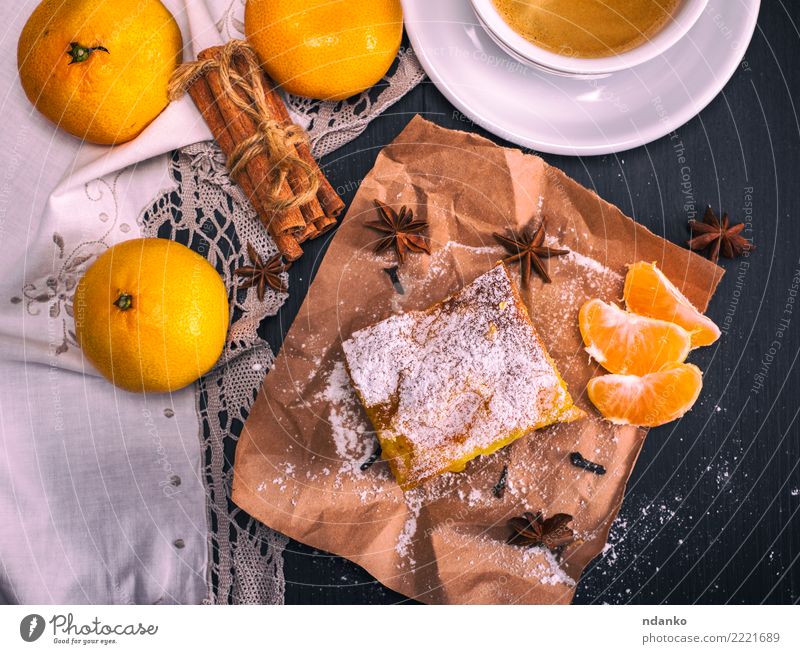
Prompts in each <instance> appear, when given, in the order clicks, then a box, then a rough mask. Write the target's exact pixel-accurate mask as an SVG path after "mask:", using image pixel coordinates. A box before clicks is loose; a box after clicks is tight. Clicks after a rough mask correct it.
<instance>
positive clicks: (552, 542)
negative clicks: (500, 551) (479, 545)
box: [507, 511, 575, 550]
mask: <svg viewBox="0 0 800 654" xmlns="http://www.w3.org/2000/svg"><path fill="white" fill-rule="evenodd" d="M568 522H572V516H571V515H569V514H567V513H556V514H555V515H553V516H550V517H549V518H547V519H546V520H545V519H544V517H543V516H542V512H541V511H539V512H537V513H530V512H526V513H524V514H523V515H522V517H521V518H511V520H509V521H508V526H509V527H511V531H512V533H511V536H509V538H508V541H507V542H508V543H509V544H511V545H523V546H526V547H535V546H537V545H544V546H545V547H546V548H547V549H549V550H555V549H558V548H559V547H563V546H564V545H569V543H571V542H572V541H573V540H574V539H575V533H574V532H573V531H572V529H570V528H569V527H568V526H567V523H568Z"/></svg>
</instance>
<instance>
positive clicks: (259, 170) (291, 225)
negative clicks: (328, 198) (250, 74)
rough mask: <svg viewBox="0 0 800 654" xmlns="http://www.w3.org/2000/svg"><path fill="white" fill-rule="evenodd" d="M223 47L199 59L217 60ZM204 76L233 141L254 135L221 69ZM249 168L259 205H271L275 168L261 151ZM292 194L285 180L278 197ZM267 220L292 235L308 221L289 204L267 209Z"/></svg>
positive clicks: (212, 49)
mask: <svg viewBox="0 0 800 654" xmlns="http://www.w3.org/2000/svg"><path fill="white" fill-rule="evenodd" d="M221 50H222V48H221V47H220V46H214V47H211V48H207V49H206V50H203V51H202V52H201V53H200V55H199V57H198V59H200V60H204V59H214V58H216V57H217V56H218V55H219V53H220V51H221ZM205 78H206V81H207V83H208V86H209V88H210V89H211V93H212V94H213V96H214V97H215V98H216V103H217V108H218V110H219V113H220V114H221V115H222V119H223V125H224V126H225V128H226V129H227V131H228V132H230V135H231V137H232V139H233V141H234V143H242V142H244V141H245V140H246V139H247V138H248V137H250V136H252V135H253V134H255V133H256V125H255V123H254V122H253V120H252V119H251V118H250V117H249V116H248V115H247V114H246V113H244V112H243V111H241V110H240V109H239V108H238V107H237V106H236V105H235V104H234V103H233V101H232V100H231V99H229V98H228V97H227V95H226V94H225V92H224V90H223V88H222V81H221V79H220V75H219V71H217V70H216V69H211V70H209V71H208V72H207V73H206V75H205ZM220 147H221V146H220ZM226 154H230V153H226ZM246 169H247V171H248V173H249V174H250V180H251V181H252V182H253V183H254V189H253V190H254V193H255V196H256V198H258V202H259V204H260V206H261V207H268V206H269V205H270V202H271V201H272V199H273V198H271V197H269V196H267V195H266V192H267V190H268V189H267V185H266V180H268V179H270V177H271V175H273V174H274V171H273V170H271V169H270V166H269V162H268V160H267V157H266V155H264V154H260V155H257V156H255V157H253V158H252V159H251V160H250V161H249V162H248V164H247V166H246ZM292 197H294V196H293V194H292V190H291V188H290V187H289V183H288V181H284V183H283V184H281V187H280V191H279V194H278V198H279V199H281V200H290V199H291V198H292ZM259 213H260V212H259ZM262 220H264V216H262ZM266 221H267V227H268V228H269V227H270V225H272V224H273V223H275V225H274V226H273V227H272V229H273V230H274V232H275V233H277V234H282V233H284V232H289V233H292V234H294V233H299V232H301V231H302V230H304V229H305V226H306V221H305V219H304V218H303V215H302V213H301V211H300V208H299V207H290V208H289V209H287V210H285V211H280V212H275V211H267V216H266Z"/></svg>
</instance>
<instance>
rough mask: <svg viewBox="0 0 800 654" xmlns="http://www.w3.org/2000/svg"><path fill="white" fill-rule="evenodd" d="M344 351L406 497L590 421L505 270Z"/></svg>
mask: <svg viewBox="0 0 800 654" xmlns="http://www.w3.org/2000/svg"><path fill="white" fill-rule="evenodd" d="M343 347H344V354H345V359H346V363H347V369H348V371H349V374H350V378H351V379H352V382H353V385H354V387H355V389H356V391H357V393H358V396H359V398H360V399H361V402H362V403H363V405H364V408H365V409H366V412H367V415H368V416H369V418H370V420H371V421H372V424H373V425H374V427H375V431H376V432H377V435H378V440H379V441H380V444H381V448H382V451H383V458H384V459H386V460H387V461H388V462H389V466H390V467H391V469H392V472H393V473H394V476H395V478H396V479H397V481H398V483H399V484H400V486H401V487H402V488H403V489H404V490H407V489H410V488H413V487H414V486H416V485H418V484H419V483H420V482H422V481H424V480H425V479H428V478H430V477H433V476H434V475H437V474H439V473H441V472H445V471H452V472H456V471H460V470H463V469H464V467H465V466H466V464H467V462H468V461H470V460H471V459H474V458H475V457H476V456H479V455H481V454H489V453H491V452H494V451H495V450H498V449H499V448H501V447H503V446H504V445H507V444H508V443H511V442H512V441H514V440H516V439H517V438H519V437H520V436H522V435H524V434H525V433H527V432H529V431H531V430H533V429H539V428H540V427H544V426H546V425H550V424H552V423H554V422H559V421H566V420H574V419H575V418H577V417H580V416H581V415H583V414H582V412H581V411H580V409H578V408H577V407H575V406H574V405H573V403H572V398H571V397H570V395H569V392H568V391H567V387H566V385H565V384H564V381H563V380H562V379H561V375H559V373H558V370H556V367H555V364H554V363H553V361H552V359H551V358H550V356H549V355H548V353H547V351H546V350H545V348H544V346H543V345H542V343H541V341H540V340H539V337H538V335H537V334H536V330H535V329H534V327H533V325H532V324H531V321H530V317H529V316H528V311H527V310H526V308H525V305H524V304H523V302H522V300H521V298H520V296H519V292H518V291H517V289H516V287H515V286H514V284H513V283H512V281H511V278H510V277H509V275H508V271H507V270H506V267H505V266H504V265H503V264H499V265H497V266H496V267H495V268H493V269H492V270H490V271H489V272H487V273H485V274H483V275H481V276H480V277H478V278H477V279H476V280H475V281H474V282H472V283H471V284H469V285H468V286H465V287H464V288H463V289H462V290H461V291H459V292H458V293H456V294H455V295H452V296H451V297H449V298H447V299H445V300H443V301H442V302H439V303H438V304H435V305H434V306H432V307H431V308H430V309H428V310H427V311H413V312H409V313H404V314H399V315H395V316H392V317H390V318H387V319H386V320H384V321H382V322H379V323H377V324H375V325H372V326H371V327H367V328H365V329H361V330H359V331H357V332H355V333H354V334H353V335H352V336H351V338H350V339H349V340H347V341H345V342H344V343H343Z"/></svg>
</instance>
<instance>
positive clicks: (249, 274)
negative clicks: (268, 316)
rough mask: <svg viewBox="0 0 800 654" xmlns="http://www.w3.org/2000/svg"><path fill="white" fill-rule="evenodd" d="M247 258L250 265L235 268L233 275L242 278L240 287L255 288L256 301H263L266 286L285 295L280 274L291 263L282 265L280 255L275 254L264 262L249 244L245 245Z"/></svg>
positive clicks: (284, 286) (284, 287) (285, 288)
mask: <svg viewBox="0 0 800 654" xmlns="http://www.w3.org/2000/svg"><path fill="white" fill-rule="evenodd" d="M247 256H248V257H250V263H251V264H252V265H249V266H242V267H241V268H237V269H236V270H235V271H234V273H233V274H234V275H237V276H238V277H242V278H244V282H243V283H242V285H241V287H242V288H250V287H251V286H255V287H256V293H257V294H258V299H259V300H262V301H263V300H264V291H265V290H266V288H267V285H269V286H271V287H272V288H274V289H275V290H276V291H279V292H280V293H285V292H286V291H287V290H288V289H287V287H286V284H284V282H283V280H282V279H281V273H283V272H286V271H287V270H289V268H291V266H292V264H291V263H283V261H281V255H280V254H276V255H275V256H274V257H271V258H269V259H267V261H266V262H265V261H264V260H263V259H262V258H261V256H260V255H259V254H258V252H256V251H255V248H254V247H253V246H252V245H250V243H248V244H247Z"/></svg>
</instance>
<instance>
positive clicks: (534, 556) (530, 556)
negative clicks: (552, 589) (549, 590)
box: [522, 547, 575, 586]
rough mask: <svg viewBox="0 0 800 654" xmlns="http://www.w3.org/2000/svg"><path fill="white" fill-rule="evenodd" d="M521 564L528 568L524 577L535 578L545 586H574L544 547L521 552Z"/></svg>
mask: <svg viewBox="0 0 800 654" xmlns="http://www.w3.org/2000/svg"><path fill="white" fill-rule="evenodd" d="M522 560H523V562H524V563H525V564H526V565H527V566H528V568H527V571H526V574H525V576H526V577H535V578H536V579H538V580H539V583H542V584H544V585H546V586H555V585H557V584H564V585H566V586H574V585H575V580H574V579H573V578H572V577H570V576H569V575H568V574H567V573H566V572H564V569H563V568H562V567H561V566H560V565H559V564H558V559H557V558H556V556H555V554H553V553H552V552H551V551H550V550H549V549H547V548H546V547H529V548H526V549H524V550H523V555H522Z"/></svg>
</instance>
